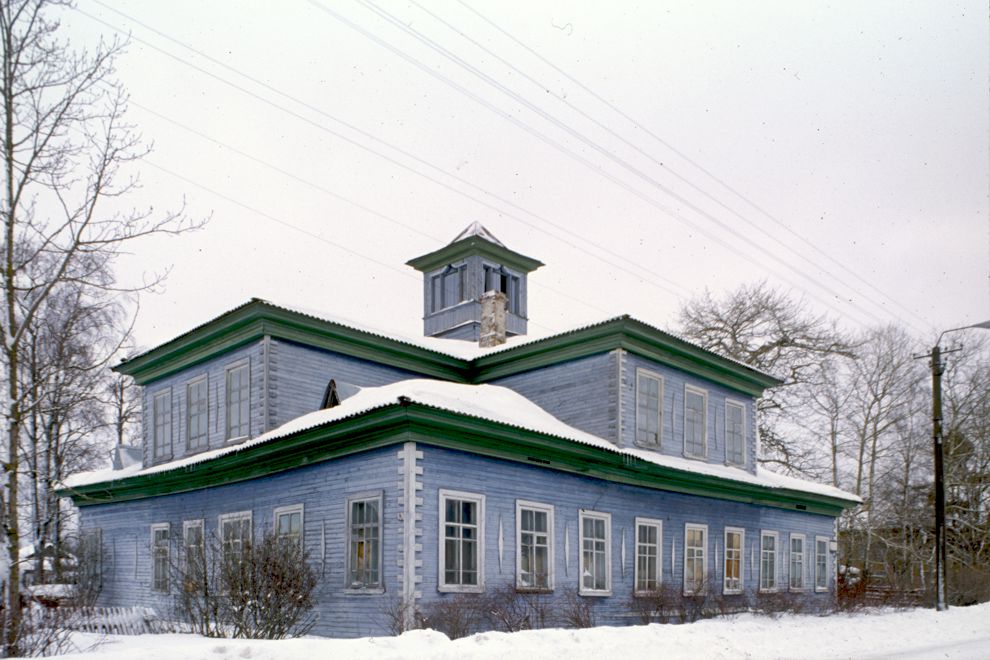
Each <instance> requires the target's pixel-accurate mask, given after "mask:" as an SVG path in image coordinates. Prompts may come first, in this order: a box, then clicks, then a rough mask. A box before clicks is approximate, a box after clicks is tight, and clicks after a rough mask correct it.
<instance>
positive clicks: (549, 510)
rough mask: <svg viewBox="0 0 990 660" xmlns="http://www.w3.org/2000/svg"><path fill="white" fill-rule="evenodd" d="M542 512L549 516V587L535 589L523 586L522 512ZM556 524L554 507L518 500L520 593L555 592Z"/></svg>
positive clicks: (518, 580)
mask: <svg viewBox="0 0 990 660" xmlns="http://www.w3.org/2000/svg"><path fill="white" fill-rule="evenodd" d="M523 509H529V510H531V511H540V512H543V513H546V514H547V571H548V572H547V586H545V587H534V586H525V585H523V584H522V511H523ZM554 533H555V528H554V523H553V505H552V504H543V503H541V502H530V501H528V500H516V590H518V591H553V588H554V577H555V576H554V573H555V572H556V571H555V570H554V565H555V564H554V545H555V544H554Z"/></svg>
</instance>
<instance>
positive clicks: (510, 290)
mask: <svg viewBox="0 0 990 660" xmlns="http://www.w3.org/2000/svg"><path fill="white" fill-rule="evenodd" d="M485 291H500V292H501V293H504V294H505V298H506V307H507V308H508V311H510V312H512V313H513V314H518V313H519V308H520V301H519V298H520V295H519V293H520V292H519V276H518V275H513V274H512V273H510V272H509V271H507V270H506V269H505V267H504V266H488V265H486V266H485Z"/></svg>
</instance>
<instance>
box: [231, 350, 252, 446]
mask: <svg viewBox="0 0 990 660" xmlns="http://www.w3.org/2000/svg"><path fill="white" fill-rule="evenodd" d="M250 393H251V377H250V372H249V369H248V363H247V362H245V363H243V364H238V365H235V366H232V367H229V368H228V369H227V439H228V440H230V439H232V438H241V437H244V436H247V435H249V434H250V421H251V414H250V410H249V406H250V401H251V398H250Z"/></svg>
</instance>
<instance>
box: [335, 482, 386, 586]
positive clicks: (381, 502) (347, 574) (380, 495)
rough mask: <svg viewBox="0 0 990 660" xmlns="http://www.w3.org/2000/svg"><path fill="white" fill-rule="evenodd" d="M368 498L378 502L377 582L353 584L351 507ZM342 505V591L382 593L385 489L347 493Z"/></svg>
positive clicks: (383, 583) (383, 580)
mask: <svg viewBox="0 0 990 660" xmlns="http://www.w3.org/2000/svg"><path fill="white" fill-rule="evenodd" d="M369 500H375V501H376V502H378V556H377V557H375V563H377V564H378V582H377V583H376V584H369V585H364V584H362V585H357V586H355V585H354V584H352V583H351V524H352V521H351V508H352V505H353V504H354V503H355V502H367V501H369ZM344 507H345V508H344V524H345V527H344V593H352V594H354V593H356V594H368V593H383V592H384V589H385V561H384V558H385V552H384V545H385V539H384V534H385V491H383V490H370V491H365V492H362V493H355V494H353V495H349V496H348V497H347V498H346V499H345V500H344Z"/></svg>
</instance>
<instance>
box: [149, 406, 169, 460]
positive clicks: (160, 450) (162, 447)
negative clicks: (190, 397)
mask: <svg viewBox="0 0 990 660" xmlns="http://www.w3.org/2000/svg"><path fill="white" fill-rule="evenodd" d="M151 410H152V413H151V414H152V417H153V420H152V446H153V447H154V458H163V457H166V456H170V455H171V454H172V391H171V390H163V391H161V392H158V393H156V394H155V397H154V399H152V404H151Z"/></svg>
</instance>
